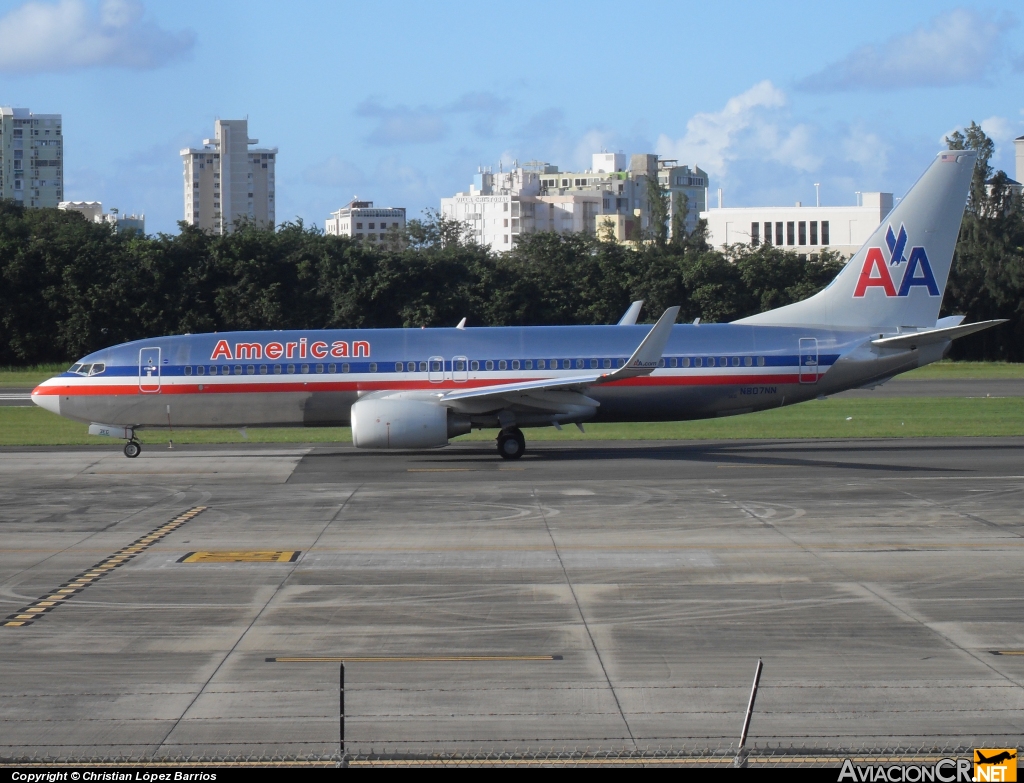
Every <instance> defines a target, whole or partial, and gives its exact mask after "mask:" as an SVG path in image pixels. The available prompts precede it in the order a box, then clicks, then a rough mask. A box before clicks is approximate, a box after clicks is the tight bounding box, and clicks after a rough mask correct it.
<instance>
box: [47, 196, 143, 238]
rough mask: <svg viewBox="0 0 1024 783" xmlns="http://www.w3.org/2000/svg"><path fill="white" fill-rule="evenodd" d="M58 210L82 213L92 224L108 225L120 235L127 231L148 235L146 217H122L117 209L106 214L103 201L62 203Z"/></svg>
mask: <svg viewBox="0 0 1024 783" xmlns="http://www.w3.org/2000/svg"><path fill="white" fill-rule="evenodd" d="M57 209H63V210H65V211H67V212H80V213H82V215H84V216H85V219H86V220H88V221H90V222H92V223H108V224H109V225H112V226H113V227H114V228H115V229H116V230H117V233H118V234H123V233H125V232H126V231H134V232H136V233H139V234H145V233H146V216H145V215H122V214H121V212H120V210H117V209H111V210H110V212H108V213H106V214H104V212H103V202H102V201H62V202H60V204H58V205H57Z"/></svg>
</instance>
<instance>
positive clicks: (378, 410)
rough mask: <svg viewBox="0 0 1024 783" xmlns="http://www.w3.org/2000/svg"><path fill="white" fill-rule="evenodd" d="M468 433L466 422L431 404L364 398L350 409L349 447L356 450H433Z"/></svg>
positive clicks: (440, 406) (410, 400)
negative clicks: (350, 431) (350, 440)
mask: <svg viewBox="0 0 1024 783" xmlns="http://www.w3.org/2000/svg"><path fill="white" fill-rule="evenodd" d="M469 430H470V424H469V419H468V418H465V417H461V416H457V415H453V414H452V413H451V412H450V411H449V410H448V409H447V408H446V407H444V406H443V405H439V404H438V403H437V402H433V401H431V400H423V399H408V398H404V397H400V396H395V397H383V398H381V397H364V398H363V399H361V400H359V401H358V402H355V403H354V404H353V405H352V443H353V445H354V446H355V447H356V448H359V449H436V448H440V447H441V446H447V445H448V438H450V437H455V436H456V435H464V434H465V433H467V432H469Z"/></svg>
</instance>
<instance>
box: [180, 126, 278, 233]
mask: <svg viewBox="0 0 1024 783" xmlns="http://www.w3.org/2000/svg"><path fill="white" fill-rule="evenodd" d="M254 144H259V139H250V138H249V121H248V120H217V122H216V123H215V125H214V134H213V138H212V139H203V147H202V148H200V149H192V148H190V149H183V150H182V151H181V158H182V161H183V162H184V164H185V171H184V175H185V222H186V223H188V224H189V225H192V226H199V227H200V228H202V229H204V230H207V231H212V232H213V233H215V234H229V233H231V232H232V231H233V230H234V228H235V225H236V224H237V223H241V222H245V221H251V222H254V223H256V224H257V225H260V226H264V227H266V228H273V227H274V223H275V208H274V187H275V186H274V163H275V162H276V159H277V147H271V148H268V149H250V147H251V146H252V145H254Z"/></svg>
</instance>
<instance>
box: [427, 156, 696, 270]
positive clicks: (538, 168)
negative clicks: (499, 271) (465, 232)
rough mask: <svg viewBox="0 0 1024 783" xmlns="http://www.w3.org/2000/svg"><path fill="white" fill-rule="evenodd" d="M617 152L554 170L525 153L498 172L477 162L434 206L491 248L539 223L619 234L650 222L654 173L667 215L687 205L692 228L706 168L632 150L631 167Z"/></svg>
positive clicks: (558, 229)
mask: <svg viewBox="0 0 1024 783" xmlns="http://www.w3.org/2000/svg"><path fill="white" fill-rule="evenodd" d="M625 163H626V159H625V155H623V154H622V153H604V152H602V153H597V154H595V155H594V156H593V159H592V168H591V169H587V170H585V171H582V172H561V171H559V170H558V167H557V166H552V165H550V164H548V163H542V162H539V161H531V162H529V163H525V164H523V165H522V166H520V165H518V164H517V163H513V165H512V168H511V169H510V170H509V171H504V170H503V169H501V168H499V171H498V172H497V173H494V172H492V171H491V170H490V169H485V168H481V169H480V170H479V171H478V172H477V174H476V176H475V177H474V179H473V183H472V184H471V185H470V187H469V190H468V191H466V192H463V193H457V194H456V195H455V196H452V197H451V198H444V199H441V212H442V214H444V215H446V216H447V217H450V218H454V219H456V220H460V221H463V222H464V223H466V224H467V225H468V227H469V231H470V236H471V238H472V239H473V240H474V241H476V242H477V243H478V244H481V245H486V246H488V247H491V248H494V249H495V250H511V249H512V246H513V244H514V243H515V242H516V241H517V239H518V237H520V236H522V235H523V234H530V233H534V232H538V231H552V232H555V233H559V234H561V233H569V232H585V233H590V234H593V233H596V232H598V231H599V230H601V229H602V228H611V234H612V236H611V237H609V238H614V239H617V240H620V241H623V240H627V239H632V238H634V237H635V236H636V234H635V230H636V228H637V227H640V228H643V229H644V230H649V229H650V203H649V201H648V198H647V182H648V181H649V179H648V178H654V177H657V178H658V180H659V182H660V183H661V184H662V185H663V186H664V187H665V188H666V191H667V193H668V196H669V212H668V215H669V217H668V220H667V222H668V223H670V224H671V216H672V215H674V214H675V213H676V212H678V211H679V210H681V209H683V205H684V204H685V205H686V226H687V230H689V231H692V230H693V229H694V228H695V227H696V225H697V220H698V219H699V214H700V211H701V210H702V209H704V204H705V201H706V195H705V194H706V188H707V174H706V173H704V172H703V171H701V170H700V169H698V168H696V167H694V168H693V169H690V167H689V166H677V165H675V163H676V161H669V160H659V159H658V157H657V156H656V155H634V156H632V159H631V161H630V168H629V169H626V167H625Z"/></svg>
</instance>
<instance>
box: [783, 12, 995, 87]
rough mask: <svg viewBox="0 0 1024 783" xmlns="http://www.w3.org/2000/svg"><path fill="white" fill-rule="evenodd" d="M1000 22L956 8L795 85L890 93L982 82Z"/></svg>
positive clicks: (990, 62) (992, 57)
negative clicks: (907, 88) (910, 88)
mask: <svg viewBox="0 0 1024 783" xmlns="http://www.w3.org/2000/svg"><path fill="white" fill-rule="evenodd" d="M1012 26H1013V21H1012V20H1011V19H1005V20H1002V23H999V22H997V21H996V20H993V19H992V18H990V17H989V18H986V17H984V16H982V15H981V14H979V13H977V12H975V11H972V10H969V9H965V8H956V9H953V10H952V11H949V12H947V13H944V14H940V15H939V16H936V17H935V18H933V19H932V20H931V21H930V22H929V23H928V24H927V25H924V26H922V27H918V28H916V29H915V30H911V31H910V32H909V33H903V34H900V35H894V36H892V37H891V38H889V39H888V40H887V41H885V42H884V43H882V44H868V45H866V46H862V47H860V48H859V49H855V50H854V51H852V52H850V54H848V55H847V56H846V57H844V58H843V59H841V60H839V61H837V62H835V63H832V64H831V65H828V66H826V67H825V68H823V69H822V70H821V71H819V72H818V73H815V74H813V75H811V76H809V77H807V78H806V79H804V80H803V81H802V82H801V83H800V85H799V86H800V87H801V88H802V89H805V90H809V91H813V92H841V91H846V90H865V89H866V90H896V89H902V88H906V87H941V86H946V85H950V84H973V83H976V82H979V81H982V80H983V79H984V78H985V76H986V74H987V73H988V72H989V70H990V69H991V67H992V66H993V65H994V64H995V63H996V62H998V61H999V60H1000V59H1001V57H1002V48H1003V47H1002V39H1003V35H1004V33H1005V31H1006V29H1007V28H1008V27H1012Z"/></svg>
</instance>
